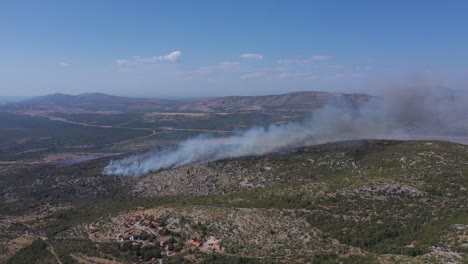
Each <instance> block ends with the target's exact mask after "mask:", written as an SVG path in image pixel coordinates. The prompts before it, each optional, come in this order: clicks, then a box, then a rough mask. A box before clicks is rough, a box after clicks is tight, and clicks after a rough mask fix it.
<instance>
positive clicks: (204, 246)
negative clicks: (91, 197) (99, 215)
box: [88, 215, 224, 263]
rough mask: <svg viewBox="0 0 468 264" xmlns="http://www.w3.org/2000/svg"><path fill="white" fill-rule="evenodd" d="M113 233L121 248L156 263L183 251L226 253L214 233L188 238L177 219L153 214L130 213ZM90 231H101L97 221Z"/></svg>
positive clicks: (144, 260)
mask: <svg viewBox="0 0 468 264" xmlns="http://www.w3.org/2000/svg"><path fill="white" fill-rule="evenodd" d="M119 230H120V231H123V232H120V233H116V234H114V236H113V238H112V240H114V241H115V242H118V243H119V244H120V249H121V250H122V251H130V252H132V253H134V254H135V255H136V256H137V257H139V258H140V260H141V261H143V263H156V262H157V261H159V259H162V258H165V257H171V256H175V255H178V254H183V253H189V254H191V253H200V252H201V253H207V254H209V253H224V247H222V246H221V245H220V241H219V240H218V239H216V238H215V237H214V236H206V237H205V238H204V239H200V238H187V237H185V236H183V235H182V234H181V231H182V228H181V227H180V226H179V224H178V223H168V222H166V220H164V219H155V218H154V216H151V215H131V216H130V217H129V218H127V219H126V220H125V222H124V223H123V224H122V226H121V228H120V229H119ZM88 232H89V234H90V235H96V234H98V233H99V232H100V225H99V224H98V223H95V224H91V225H89V226H88Z"/></svg>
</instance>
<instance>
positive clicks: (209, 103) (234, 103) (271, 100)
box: [9, 92, 370, 112]
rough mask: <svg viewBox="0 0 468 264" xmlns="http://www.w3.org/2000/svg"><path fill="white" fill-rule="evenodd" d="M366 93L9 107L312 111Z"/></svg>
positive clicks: (69, 100)
mask: <svg viewBox="0 0 468 264" xmlns="http://www.w3.org/2000/svg"><path fill="white" fill-rule="evenodd" d="M369 98H370V96H368V95H365V94H343V93H327V92H296V93H289V94H282V95H266V96H228V97H218V98H201V99H192V100H163V99H145V98H128V97H117V96H110V95H105V94H99V93H92V94H82V95H66V94H52V95H46V96H40V97H35V98H32V99H29V100H26V101H23V102H19V103H14V104H9V109H12V110H15V109H17V110H22V109H34V110H56V111H59V110H64V109H68V110H70V109H82V110H100V111H146V112H150V111H163V112H171V111H172V112H222V111H228V112H236V111H310V110H311V109H316V108H319V107H321V106H323V105H324V104H326V103H343V104H347V105H352V106H358V105H360V104H363V103H365V102H367V101H368V100H369Z"/></svg>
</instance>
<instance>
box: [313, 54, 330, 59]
mask: <svg viewBox="0 0 468 264" xmlns="http://www.w3.org/2000/svg"><path fill="white" fill-rule="evenodd" d="M331 58H332V56H329V55H314V56H312V60H329V59H331Z"/></svg>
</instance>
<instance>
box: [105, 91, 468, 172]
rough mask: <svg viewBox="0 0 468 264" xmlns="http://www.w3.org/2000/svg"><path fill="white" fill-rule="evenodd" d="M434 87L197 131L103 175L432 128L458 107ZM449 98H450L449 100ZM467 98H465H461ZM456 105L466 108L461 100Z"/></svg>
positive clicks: (117, 163) (112, 167) (117, 164)
mask: <svg viewBox="0 0 468 264" xmlns="http://www.w3.org/2000/svg"><path fill="white" fill-rule="evenodd" d="M433 88H434V87H433V86H431V87H421V86H420V85H413V86H411V85H410V86H405V87H404V88H402V89H401V88H397V87H393V88H392V91H391V93H389V94H384V97H381V98H380V97H374V98H373V99H371V100H370V101H369V102H367V103H366V104H364V105H362V106H360V107H359V108H356V107H352V106H350V105H344V104H340V105H328V106H326V107H324V108H322V109H319V110H314V111H313V112H312V113H311V116H310V117H308V118H306V119H305V120H303V121H301V122H291V123H288V124H284V125H276V124H272V125H270V126H268V127H254V128H251V129H248V130H246V131H244V132H242V133H240V134H239V135H235V136H231V137H227V138H214V137H211V136H210V135H201V136H198V137H196V138H192V139H189V140H186V141H184V142H182V143H181V144H180V145H179V146H178V147H176V148H175V149H172V150H164V151H159V152H154V153H147V154H141V155H134V156H131V157H128V158H125V159H122V160H114V161H111V162H110V164H109V165H108V166H106V167H105V168H104V171H103V173H104V174H112V175H122V176H141V175H144V174H147V173H149V172H151V171H154V170H158V169H165V168H171V167H177V166H180V165H184V164H190V163H199V162H208V161H214V160H219V159H226V158H234V157H241V156H252V155H263V154H266V153H270V152H273V151H277V150H284V149H290V148H296V147H301V146H306V145H313V144H320V143H325V142H332V141H339V140H352V139H364V138H366V139H378V138H380V139H383V138H396V137H401V136H404V135H405V133H406V132H405V131H406V128H407V127H408V124H409V123H411V124H419V125H420V126H427V127H431V128H432V127H434V123H439V121H440V118H448V116H452V112H454V111H460V109H453V107H452V106H451V105H453V106H455V107H460V105H462V104H460V103H457V104H454V103H453V102H452V101H450V100H449V101H447V102H446V101H443V102H439V101H440V100H439V99H438V98H439V97H437V96H433V90H434V89H433ZM452 99H453V98H452ZM465 102H468V101H465ZM464 105H465V106H464V107H462V108H463V109H461V110H462V111H463V112H464V113H466V111H464V110H468V109H467V108H468V107H467V106H466V105H467V104H464Z"/></svg>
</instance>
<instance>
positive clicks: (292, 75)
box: [279, 72, 319, 80]
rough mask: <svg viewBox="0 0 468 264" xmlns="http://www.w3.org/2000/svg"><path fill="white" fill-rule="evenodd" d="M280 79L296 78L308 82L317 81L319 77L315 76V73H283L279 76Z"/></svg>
mask: <svg viewBox="0 0 468 264" xmlns="http://www.w3.org/2000/svg"><path fill="white" fill-rule="evenodd" d="M279 77H280V78H295V79H308V80H317V79H319V77H318V76H316V75H314V74H313V73H307V72H303V73H281V74H280V75H279Z"/></svg>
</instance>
